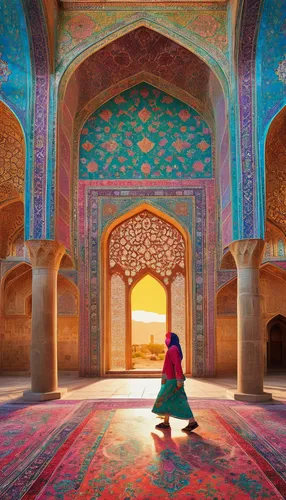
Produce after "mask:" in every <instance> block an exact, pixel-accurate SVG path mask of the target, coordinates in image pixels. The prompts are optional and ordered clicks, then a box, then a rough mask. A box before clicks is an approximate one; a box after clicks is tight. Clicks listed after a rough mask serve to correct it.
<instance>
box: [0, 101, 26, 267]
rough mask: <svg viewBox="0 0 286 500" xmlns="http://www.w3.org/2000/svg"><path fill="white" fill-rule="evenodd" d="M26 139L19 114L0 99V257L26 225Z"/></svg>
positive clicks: (3, 256) (6, 254) (9, 251)
mask: <svg viewBox="0 0 286 500" xmlns="http://www.w3.org/2000/svg"><path fill="white" fill-rule="evenodd" d="M24 178H25V141H24V134H23V130H22V127H21V125H20V122H19V121H18V119H17V117H16V115H15V114H14V113H13V112H12V111H11V110H10V108H8V106H6V104H4V102H3V101H0V258H2V259H5V258H6V257H7V256H8V255H11V254H12V248H11V243H12V241H13V239H14V238H15V235H16V234H17V233H18V232H19V230H21V229H22V228H23V227H24V204H23V194H24Z"/></svg>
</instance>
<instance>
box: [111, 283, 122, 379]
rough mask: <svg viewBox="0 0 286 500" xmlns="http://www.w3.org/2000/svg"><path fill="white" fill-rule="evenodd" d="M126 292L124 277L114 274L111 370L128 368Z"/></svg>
mask: <svg viewBox="0 0 286 500" xmlns="http://www.w3.org/2000/svg"><path fill="white" fill-rule="evenodd" d="M125 293H126V292H125V283H124V281H123V279H122V278H121V276H119V275H118V274H114V275H113V276H112V277H111V323H110V327H111V356H110V369H111V370H125V368H126V356H125V345H126V314H125V313H126V307H125Z"/></svg>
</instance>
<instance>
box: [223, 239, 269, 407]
mask: <svg viewBox="0 0 286 500" xmlns="http://www.w3.org/2000/svg"><path fill="white" fill-rule="evenodd" d="M263 250H264V241H263V240H259V239H256V240H241V241H236V242H234V243H232V244H231V245H230V251H231V253H232V255H233V257H234V259H235V262H236V267H237V346H238V347H237V348H238V352H237V357H238V359H237V362H238V366H237V392H235V393H234V394H233V393H232V394H230V393H229V394H228V395H231V396H232V397H234V398H235V399H238V400H240V401H252V402H259V401H267V400H269V399H271V394H266V393H264V392H263V377H264V333H263V330H262V322H261V304H260V283H259V267H260V264H261V261H262V257H263Z"/></svg>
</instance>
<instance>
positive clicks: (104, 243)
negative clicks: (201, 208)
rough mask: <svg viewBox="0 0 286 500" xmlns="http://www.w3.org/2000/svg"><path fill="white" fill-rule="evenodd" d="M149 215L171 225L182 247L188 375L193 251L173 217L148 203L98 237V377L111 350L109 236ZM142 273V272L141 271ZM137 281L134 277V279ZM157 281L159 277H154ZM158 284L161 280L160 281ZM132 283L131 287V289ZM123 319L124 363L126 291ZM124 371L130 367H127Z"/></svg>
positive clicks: (106, 366)
mask: <svg viewBox="0 0 286 500" xmlns="http://www.w3.org/2000/svg"><path fill="white" fill-rule="evenodd" d="M142 212H143V213H144V212H149V213H151V214H152V215H155V216H156V217H158V218H160V219H161V220H163V221H165V222H166V223H168V224H170V225H172V226H173V227H174V228H175V229H176V230H177V231H178V232H179V233H180V235H181V237H182V238H183V240H184V244H185V311H186V318H185V319H186V324H185V332H186V371H187V373H191V370H192V367H191V359H192V356H191V353H190V348H191V345H192V341H191V335H192V333H191V332H192V306H191V304H192V286H191V262H192V250H191V241H190V236H189V233H188V231H187V230H186V229H185V228H184V227H183V226H182V225H181V224H180V223H179V222H178V221H177V220H176V219H174V218H173V217H171V216H170V215H168V214H167V213H166V212H163V211H162V210H160V209H158V208H156V207H154V206H153V205H151V204H149V203H146V202H144V203H140V204H138V205H137V206H135V207H133V208H131V209H129V210H127V211H125V212H124V213H122V214H121V215H120V216H119V217H117V218H116V219H115V220H113V221H112V222H110V224H109V225H108V226H107V227H106V228H105V230H104V231H103V233H102V237H101V252H100V255H101V277H102V282H103V293H102V296H101V328H100V330H101V342H100V345H101V367H100V376H104V375H105V374H106V373H107V372H108V371H109V370H110V346H111V325H110V304H111V302H110V301H111V298H110V271H109V268H110V265H109V241H110V237H111V235H112V232H113V231H114V230H116V228H117V227H119V226H120V225H121V224H123V223H124V222H125V221H127V220H129V219H132V218H133V217H136V215H139V214H140V213H142ZM144 272H145V271H144ZM146 274H150V272H149V268H148V269H146ZM135 278H136V276H135ZM157 279H158V277H157ZM160 281H161V280H160ZM132 283H133V282H131V283H130V286H131V285H132ZM124 307H125V311H126V313H125V317H126V330H127V334H126V339H127V342H126V360H128V359H130V358H131V350H130V352H129V351H128V345H129V344H128V342H130V341H131V337H130V333H131V331H130V328H131V325H130V315H129V312H128V311H129V309H130V290H128V288H127V287H125V302H124ZM127 368H128V369H129V368H130V366H128V364H127Z"/></svg>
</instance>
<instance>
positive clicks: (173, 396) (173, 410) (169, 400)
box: [152, 379, 194, 420]
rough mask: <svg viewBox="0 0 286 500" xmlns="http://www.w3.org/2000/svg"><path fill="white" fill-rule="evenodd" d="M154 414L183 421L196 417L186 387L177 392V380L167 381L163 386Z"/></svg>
mask: <svg viewBox="0 0 286 500" xmlns="http://www.w3.org/2000/svg"><path fill="white" fill-rule="evenodd" d="M152 412H153V413H156V414H157V415H169V416H170V417H175V418H180V419H182V420H188V419H189V418H193V417H194V415H193V412H192V410H191V408H190V406H189V403H188V400H187V396H186V393H185V389H184V386H183V387H181V388H180V389H178V390H177V380H176V379H170V380H166V383H165V384H162V385H161V389H160V392H159V394H158V396H157V399H156V401H155V404H154V406H153V409H152Z"/></svg>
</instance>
